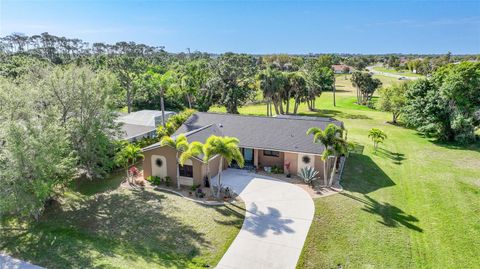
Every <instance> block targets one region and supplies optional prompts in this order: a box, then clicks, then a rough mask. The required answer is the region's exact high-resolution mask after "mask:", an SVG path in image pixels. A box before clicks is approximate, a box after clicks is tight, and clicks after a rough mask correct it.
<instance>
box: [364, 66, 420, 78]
mask: <svg viewBox="0 0 480 269" xmlns="http://www.w3.org/2000/svg"><path fill="white" fill-rule="evenodd" d="M373 70H375V71H378V72H384V73H390V74H395V75H401V76H406V77H423V75H420V74H415V73H412V72H410V71H409V70H401V71H397V70H395V69H389V68H385V67H381V66H375V67H374V68H373Z"/></svg>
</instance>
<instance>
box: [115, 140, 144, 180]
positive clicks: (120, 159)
mask: <svg viewBox="0 0 480 269" xmlns="http://www.w3.org/2000/svg"><path fill="white" fill-rule="evenodd" d="M138 159H143V154H142V149H141V148H140V147H137V146H136V145H134V144H127V145H126V146H125V147H123V148H122V149H121V150H120V151H119V152H118V153H117V155H116V156H115V161H116V162H117V164H118V165H120V166H123V167H124V168H125V172H126V173H127V182H128V183H129V184H130V185H132V182H131V180H130V173H129V172H128V170H129V168H130V167H131V166H132V165H134V164H135V163H136V162H137V160H138Z"/></svg>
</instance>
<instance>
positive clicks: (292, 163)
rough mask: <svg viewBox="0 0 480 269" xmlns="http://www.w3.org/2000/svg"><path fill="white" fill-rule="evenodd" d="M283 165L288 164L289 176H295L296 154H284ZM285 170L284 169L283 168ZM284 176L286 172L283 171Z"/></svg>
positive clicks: (296, 166) (296, 167)
mask: <svg viewBox="0 0 480 269" xmlns="http://www.w3.org/2000/svg"><path fill="white" fill-rule="evenodd" d="M284 156H285V163H290V168H289V171H290V174H292V175H296V174H297V169H298V165H297V164H298V154H297V153H292V152H285V155H284ZM284 169H285V167H284ZM285 174H288V171H287V170H286V169H285Z"/></svg>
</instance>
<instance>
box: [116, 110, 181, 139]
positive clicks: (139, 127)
mask: <svg viewBox="0 0 480 269" xmlns="http://www.w3.org/2000/svg"><path fill="white" fill-rule="evenodd" d="M175 114H176V113H175V112H173V111H165V122H166V121H167V120H168V118H170V117H171V116H172V115H175ZM117 122H119V123H122V126H121V130H122V135H121V137H120V139H122V140H127V141H128V142H135V141H137V140H139V139H142V138H147V137H149V138H152V137H155V136H156V135H157V132H156V129H157V127H158V126H160V125H162V111H159V110H140V111H136V112H131V113H129V114H126V115H123V116H119V117H118V118H117Z"/></svg>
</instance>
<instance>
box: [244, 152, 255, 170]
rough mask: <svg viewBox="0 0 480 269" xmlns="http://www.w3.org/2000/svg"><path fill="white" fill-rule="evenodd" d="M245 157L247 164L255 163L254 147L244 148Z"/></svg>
mask: <svg viewBox="0 0 480 269" xmlns="http://www.w3.org/2000/svg"><path fill="white" fill-rule="evenodd" d="M243 159H244V160H245V165H248V166H252V165H253V149H248V148H244V149H243Z"/></svg>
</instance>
